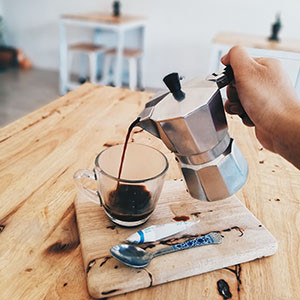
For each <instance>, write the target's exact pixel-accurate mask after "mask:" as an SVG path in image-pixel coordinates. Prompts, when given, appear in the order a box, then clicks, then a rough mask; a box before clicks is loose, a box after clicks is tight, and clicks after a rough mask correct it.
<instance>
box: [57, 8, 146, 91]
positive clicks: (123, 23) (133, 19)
mask: <svg viewBox="0 0 300 300" xmlns="http://www.w3.org/2000/svg"><path fill="white" fill-rule="evenodd" d="M145 25H146V19H145V18H144V17H139V16H130V15H121V16H119V17H114V16H113V15H111V14H108V13H86V14H65V15H62V16H61V19H60V27H59V28H60V93H61V95H64V94H65V93H66V92H67V90H68V80H67V78H68V74H67V63H68V57H67V56H68V55H67V52H68V44H67V33H66V31H67V27H84V28H90V29H93V30H94V33H95V37H94V40H95V42H96V43H103V40H102V39H101V30H104V31H111V32H115V33H116V35H117V45H116V50H117V53H116V66H115V73H114V84H115V86H116V87H120V86H121V83H122V82H121V81H122V61H123V50H124V45H125V32H127V31H129V30H137V33H138V45H139V48H140V49H141V50H142V51H143V50H144V33H145ZM140 61H141V62H140V63H141V64H142V65H143V59H142V58H141V60H140ZM141 69H142V68H141ZM139 82H140V85H141V86H143V83H142V76H141V78H139Z"/></svg>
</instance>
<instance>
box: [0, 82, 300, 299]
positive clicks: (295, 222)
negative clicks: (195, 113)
mask: <svg viewBox="0 0 300 300" xmlns="http://www.w3.org/2000/svg"><path fill="white" fill-rule="evenodd" d="M150 96H151V95H150V94H149V93H146V92H132V91H129V90H124V89H117V88H112V87H98V86H94V85H91V84H86V85H84V86H82V87H81V88H80V89H78V90H76V91H73V92H70V93H68V94H67V95H66V96H64V97H62V98H60V99H58V100H56V101H54V102H52V103H50V104H49V105H47V106H45V107H42V108H41V109H39V110H37V111H35V112H33V113H31V114H29V115H27V116H25V117H23V118H22V119H19V120H17V121H16V122H14V123H12V124H10V125H8V126H6V127H4V128H2V129H1V130H0V299H51V300H52V299H90V298H89V295H88V293H87V289H86V280H85V272H84V270H83V264H82V257H81V250H80V241H79V239H78V232H77V226H76V219H75V215H74V205H73V202H74V199H75V197H76V191H75V187H74V185H73V178H72V176H73V173H74V172H75V171H76V170H77V169H78V168H83V167H92V166H93V161H94V158H95V156H96V154H97V153H98V152H99V151H101V150H102V149H104V148H105V147H107V146H109V145H113V144H115V143H122V142H123V140H124V137H125V132H126V129H127V127H128V125H129V124H130V122H131V121H132V120H133V119H134V118H135V117H136V116H137V115H138V113H139V112H140V111H141V110H142V109H143V106H144V104H145V102H146V101H147V100H148V99H149V97H150ZM228 121H229V128H230V133H231V135H232V136H233V137H234V138H235V139H236V141H237V143H238V144H239V146H240V148H241V150H242V152H243V153H244V155H245V157H246V159H247V161H248V163H249V179H248V181H247V183H246V185H245V186H244V187H243V189H242V190H241V191H239V192H238V193H237V195H238V197H239V198H240V199H241V200H242V201H243V202H244V203H245V204H246V206H247V207H248V208H249V210H250V211H251V212H252V213H254V215H255V216H256V217H257V218H258V219H259V220H260V221H261V222H262V224H264V225H265V226H266V228H267V229H269V230H270V232H271V233H272V234H273V235H274V236H275V237H276V238H277V240H278V242H279V249H278V251H277V253H276V254H275V255H274V256H271V257H267V258H263V259H260V260H256V261H253V262H250V263H245V264H242V265H241V273H240V278H241V284H240V285H239V283H238V281H237V278H236V276H235V274H234V273H233V272H232V270H234V268H235V267H234V266H233V267H232V268H230V269H228V268H226V269H221V270H218V271H214V272H211V273H207V274H203V275H199V276H195V277H190V278H187V279H183V280H179V281H175V282H170V283H167V284H164V285H161V286H156V287H152V288H148V289H144V290H139V291H136V292H132V293H128V294H127V295H123V296H117V297H115V299H222V297H221V296H220V295H219V294H218V291H217V281H218V280H220V279H224V280H225V281H226V282H228V284H229V285H230V290H231V292H232V294H233V299H299V286H300V265H299V244H300V180H299V177H300V176H299V175H300V173H299V170H297V169H295V168H294V167H293V166H291V165H290V164H289V163H287V162H286V161H284V160H283V159H282V158H280V157H279V156H277V155H275V154H272V153H270V152H268V151H267V150H265V149H263V148H262V147H261V145H260V144H259V143H258V142H257V140H256V139H255V136H254V131H253V129H249V128H246V127H245V126H243V125H242V124H241V122H240V121H239V120H238V118H233V117H229V118H228ZM133 139H134V140H135V141H137V142H142V143H147V144H151V145H153V146H154V147H157V148H158V149H160V150H162V151H163V152H164V153H166V155H167V156H168V159H169V162H170V169H169V171H168V175H167V179H174V178H179V177H180V176H181V174H180V172H179V170H178V168H177V165H176V162H175V159H174V157H173V155H172V154H171V153H170V152H169V151H168V150H167V149H166V147H165V146H164V145H163V144H162V142H161V141H160V140H158V139H156V138H154V137H152V136H151V135H150V134H148V133H146V132H144V131H142V132H140V131H138V130H136V131H135V133H134V135H133ZM238 286H240V291H238V290H237V287H238Z"/></svg>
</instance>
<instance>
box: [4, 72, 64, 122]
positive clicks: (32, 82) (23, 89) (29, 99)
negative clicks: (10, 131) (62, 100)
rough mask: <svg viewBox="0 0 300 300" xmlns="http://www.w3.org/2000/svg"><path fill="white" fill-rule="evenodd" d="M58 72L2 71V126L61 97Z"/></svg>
mask: <svg viewBox="0 0 300 300" xmlns="http://www.w3.org/2000/svg"><path fill="white" fill-rule="evenodd" d="M58 79H59V78H58V73H57V72H55V71H45V70H28V71H25V70H18V69H10V70H8V71H7V72H2V73H0V127H3V126H5V125H7V124H8V123H10V122H13V121H14V120H16V119H18V118H20V117H22V116H24V115H26V114H28V113H30V112H32V111H34V110H35V109H37V108H39V107H41V106H43V105H45V104H47V103H49V102H51V101H53V100H55V99H56V98H58V97H59V91H58Z"/></svg>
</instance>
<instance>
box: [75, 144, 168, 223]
mask: <svg viewBox="0 0 300 300" xmlns="http://www.w3.org/2000/svg"><path fill="white" fill-rule="evenodd" d="M123 146H124V145H122V144H120V145H116V146H112V147H109V148H107V149H105V150H103V151H102V152H100V153H99V154H98V155H97V157H96V159H95V167H94V169H93V170H91V169H81V170H78V171H77V172H76V173H75V174H74V179H75V184H76V186H77V188H78V191H79V192H80V193H81V195H83V196H84V197H85V198H86V199H88V200H90V201H92V202H94V203H97V204H99V203H100V205H101V206H103V208H104V211H105V213H106V215H107V216H108V217H109V219H110V220H111V221H112V222H114V223H116V224H118V225H121V226H126V227H132V226H137V225H140V224H143V223H145V222H146V221H147V220H148V219H149V218H150V216H151V214H152V213H153V211H154V209H155V207H156V204H157V201H158V198H159V196H160V193H161V190H162V187H163V183H164V178H165V174H166V171H167V170H168V160H167V158H166V156H165V155H164V154H163V153H161V152H160V151H158V150H157V149H155V148H153V147H150V146H147V145H142V144H136V143H132V144H128V145H127V150H126V154H125V157H124V162H123V168H122V173H121V176H120V179H118V173H119V168H120V160H121V156H122V151H123ZM82 178H90V179H92V180H95V181H97V190H96V191H95V190H91V189H89V188H87V187H85V186H84V185H83V183H82Z"/></svg>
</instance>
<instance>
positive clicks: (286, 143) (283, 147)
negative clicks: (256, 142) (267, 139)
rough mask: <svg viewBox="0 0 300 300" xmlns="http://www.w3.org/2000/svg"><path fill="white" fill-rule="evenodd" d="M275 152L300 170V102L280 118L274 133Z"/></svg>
mask: <svg viewBox="0 0 300 300" xmlns="http://www.w3.org/2000/svg"><path fill="white" fill-rule="evenodd" d="M272 141H273V147H274V152H276V153H278V154H280V155H281V156H282V157H284V158H285V159H287V160H288V161H289V162H291V163H292V164H293V165H294V166H295V167H297V168H298V169H300V102H296V103H293V104H292V105H291V107H290V108H289V110H288V111H287V112H286V113H284V114H283V115H282V116H279V117H278V121H277V126H276V127H275V128H274V131H273V133H272Z"/></svg>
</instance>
